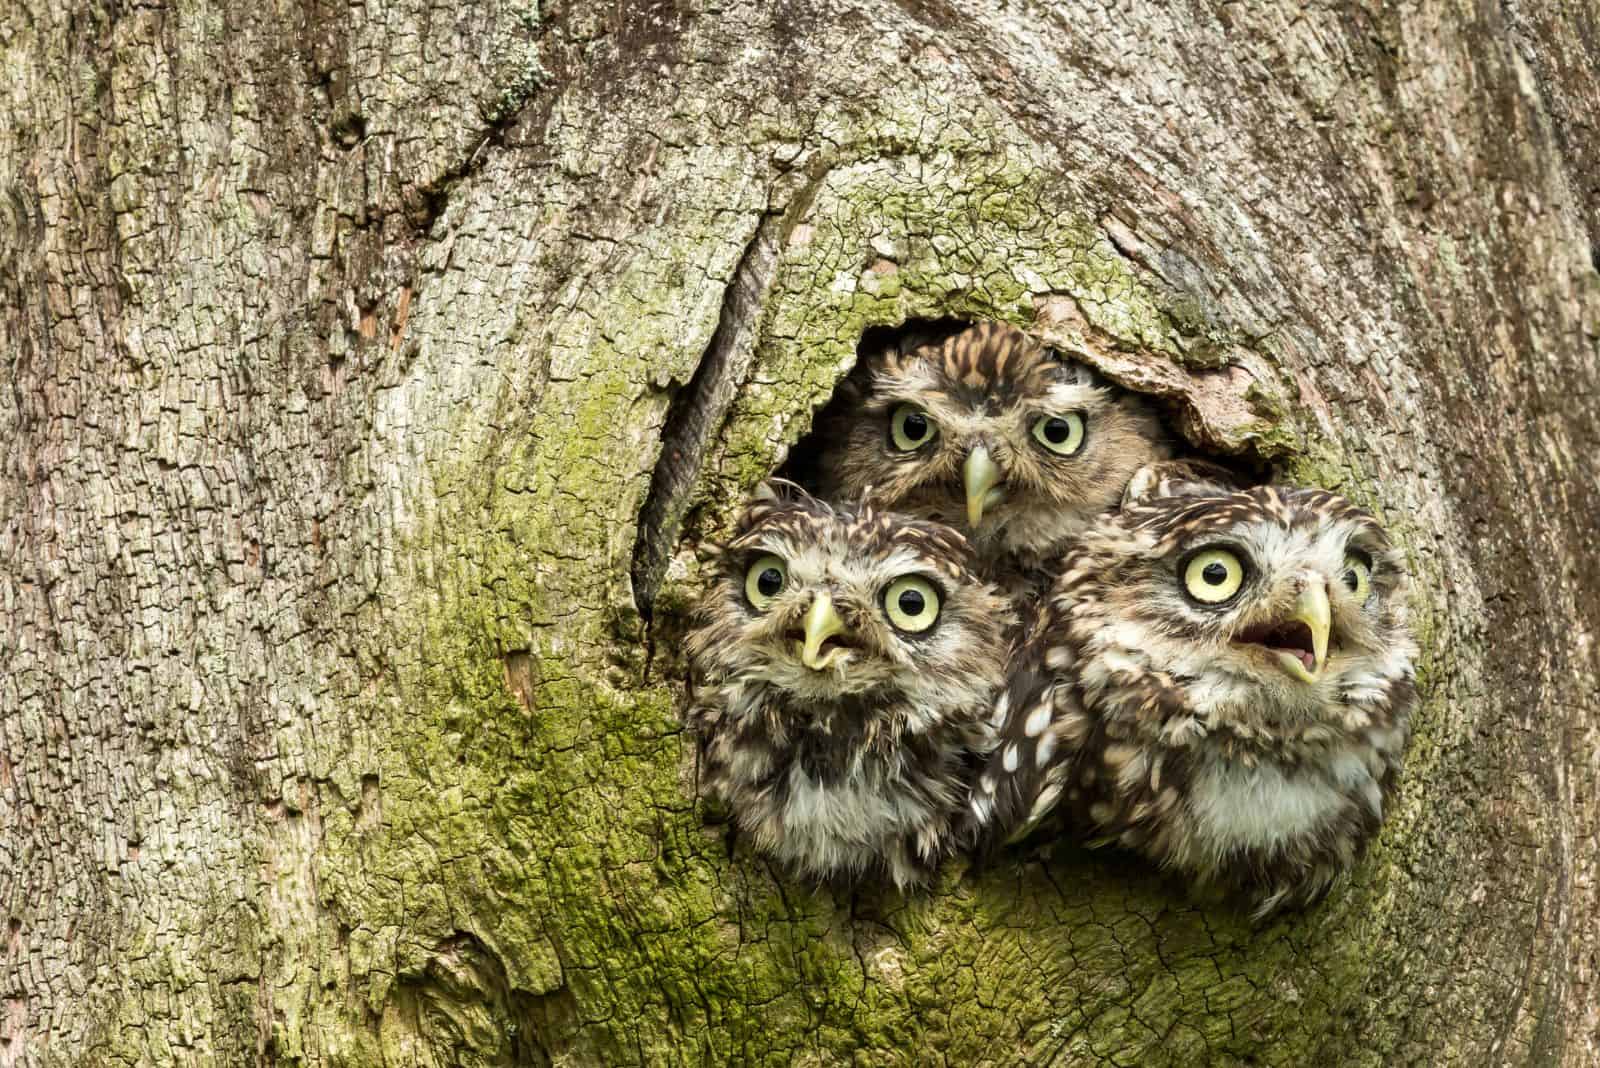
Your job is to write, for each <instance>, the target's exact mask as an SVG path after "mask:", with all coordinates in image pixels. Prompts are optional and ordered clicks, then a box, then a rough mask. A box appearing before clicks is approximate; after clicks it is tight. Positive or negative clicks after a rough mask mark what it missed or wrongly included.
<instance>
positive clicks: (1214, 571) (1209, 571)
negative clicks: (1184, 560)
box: [1200, 564, 1353, 588]
mask: <svg viewBox="0 0 1600 1068" xmlns="http://www.w3.org/2000/svg"><path fill="white" fill-rule="evenodd" d="M1200 577H1201V578H1203V579H1205V581H1206V584H1207V585H1208V586H1220V585H1222V584H1223V583H1224V582H1227V581H1228V569H1227V568H1226V567H1224V566H1222V565H1221V564H1207V565H1206V566H1205V569H1204V570H1202V571H1201V572H1200ZM1352 588H1353V587H1352Z"/></svg>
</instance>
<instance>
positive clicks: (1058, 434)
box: [1044, 418, 1072, 445]
mask: <svg viewBox="0 0 1600 1068" xmlns="http://www.w3.org/2000/svg"><path fill="white" fill-rule="evenodd" d="M1044 436H1045V437H1046V438H1047V439H1048V440H1049V441H1050V443H1051V444H1052V445H1060V444H1061V443H1062V442H1064V441H1066V440H1067V439H1068V438H1069V437H1071V436H1072V425H1071V424H1070V423H1068V422H1067V421H1066V420H1065V419H1055V418H1052V419H1047V420H1045V424H1044Z"/></svg>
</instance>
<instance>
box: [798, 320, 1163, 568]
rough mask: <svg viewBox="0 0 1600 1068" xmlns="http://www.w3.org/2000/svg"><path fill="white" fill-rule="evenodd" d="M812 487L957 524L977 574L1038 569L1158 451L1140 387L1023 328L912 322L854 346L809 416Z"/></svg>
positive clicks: (1157, 433)
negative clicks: (829, 398) (879, 347)
mask: <svg viewBox="0 0 1600 1068" xmlns="http://www.w3.org/2000/svg"><path fill="white" fill-rule="evenodd" d="M820 429H821V438H822V440H823V441H825V442H831V443H833V444H832V446H831V447H829V448H827V449H826V451H825V453H824V455H823V456H822V457H821V460H820V464H819V466H820V479H819V482H820V486H819V488H820V490H821V492H822V495H823V496H825V497H826V498H827V499H829V500H834V501H851V500H855V499H856V498H857V497H858V496H859V495H860V494H861V493H863V492H864V491H865V490H866V489H867V487H869V486H870V487H872V489H873V491H874V492H875V493H876V494H878V495H879V496H880V498H881V499H882V501H883V502H884V504H885V506H886V507H892V508H895V509H897V510H899V511H903V512H908V513H911V514H913V515H916V516H919V517H921V518H925V519H932V520H936V521H939V522H944V523H949V524H950V525H952V526H957V527H960V528H962V529H963V530H964V531H965V533H966V534H967V537H968V538H969V539H970V540H971V541H972V542H973V545H974V547H975V548H976V550H977V552H978V556H979V559H980V562H981V564H982V567H983V569H984V571H985V573H986V574H988V575H991V576H993V575H994V574H996V573H997V571H999V570H1003V569H1004V568H1005V567H1006V566H1007V565H1010V564H1016V565H1020V566H1021V567H1023V568H1029V567H1036V566H1038V565H1039V564H1041V563H1043V562H1045V561H1046V560H1047V559H1048V558H1049V557H1052V556H1053V555H1054V554H1055V552H1056V551H1057V550H1058V549H1060V548H1061V547H1063V546H1064V544H1065V542H1066V541H1067V540H1068V539H1069V538H1071V537H1072V536H1073V535H1075V534H1077V533H1078V532H1079V531H1080V530H1082V529H1083V528H1084V527H1085V526H1086V525H1087V524H1088V523H1089V522H1090V521H1091V520H1093V519H1094V518H1095V517H1096V516H1098V515H1099V514H1100V513H1101V512H1103V511H1105V510H1106V509H1108V508H1111V507H1113V506H1114V505H1116V503H1117V501H1118V500H1119V499H1120V498H1121V496H1122V491H1123V487H1124V486H1126V485H1127V483H1128V479H1129V477H1130V476H1132V474H1133V473H1134V472H1135V471H1137V470H1139V468H1140V467H1142V466H1144V465H1145V464H1147V463H1149V462H1151V461H1152V460H1158V459H1161V458H1162V457H1164V456H1165V455H1167V446H1166V444H1165V441H1166V439H1165V435H1164V434H1163V433H1162V430H1161V426H1160V423H1159V420H1158V419H1157V418H1156V415H1155V413H1154V412H1153V411H1152V410H1151V409H1150V407H1149V406H1148V404H1147V402H1145V401H1144V400H1143V399H1141V398H1140V397H1138V396H1136V395H1133V394H1130V393H1123V392H1121V391H1119V390H1115V389H1112V388H1111V387H1110V386H1108V385H1107V384H1106V383H1104V382H1102V381H1100V380H1099V379H1098V378H1097V376H1096V375H1095V374H1094V373H1093V372H1092V371H1090V370H1089V368H1087V367H1084V366H1082V365H1080V364H1076V363H1072V362H1070V361H1068V360H1065V359H1063V358H1062V357H1061V356H1060V355H1058V354H1057V353H1055V352H1053V351H1052V350H1050V349H1048V348H1046V347H1045V346H1044V345H1042V344H1040V343H1039V342H1038V341H1036V340H1034V339H1033V338H1031V337H1029V336H1028V335H1027V334H1025V333H1023V332H1022V331H1021V330H1018V329H1016V328H1015V327H1012V326H1007V325H1005V324H1003V323H979V324H977V325H975V326H970V327H967V328H965V329H963V330H961V331H959V332H958V333H955V334H952V335H949V336H945V337H942V338H940V337H937V336H926V335H917V334H912V335H909V336H907V337H906V338H905V339H903V341H902V342H901V343H900V344H899V345H897V346H894V347H891V348H889V349H888V350H886V351H881V352H877V353H874V354H871V355H869V356H867V357H865V358H864V360H863V362H862V364H861V365H860V366H858V367H857V368H856V370H855V371H854V372H853V373H852V374H851V375H850V377H849V378H847V379H846V381H845V384H844V385H843V386H842V387H841V389H840V395H839V397H838V398H837V399H836V400H835V402H834V403H833V404H832V405H830V406H829V409H828V411H827V413H826V415H825V416H824V418H823V420H822V421H821V427H820Z"/></svg>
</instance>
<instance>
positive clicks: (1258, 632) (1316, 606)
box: [1237, 576, 1332, 682]
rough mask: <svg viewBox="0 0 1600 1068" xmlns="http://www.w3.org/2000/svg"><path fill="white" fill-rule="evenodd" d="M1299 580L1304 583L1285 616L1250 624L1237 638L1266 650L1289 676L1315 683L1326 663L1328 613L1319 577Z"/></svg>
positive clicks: (1326, 591) (1326, 596)
mask: <svg viewBox="0 0 1600 1068" xmlns="http://www.w3.org/2000/svg"><path fill="white" fill-rule="evenodd" d="M1301 581H1302V582H1303V583H1304V585H1303V587H1302V589H1301V591H1300V596H1299V597H1298V598H1297V599H1296V600H1295V604H1294V612H1293V613H1292V614H1291V615H1290V616H1289V618H1288V619H1286V620H1284V621H1282V622H1281V623H1267V624H1263V625H1261V626H1257V627H1251V628H1250V629H1249V630H1247V631H1245V632H1244V633H1243V634H1241V635H1239V637H1238V639H1237V640H1238V641H1239V642H1242V643H1245V644H1249V645H1259V646H1261V647H1262V648H1264V649H1266V650H1267V651H1268V652H1269V653H1271V654H1272V655H1273V657H1274V658H1275V659H1276V660H1277V662H1278V664H1279V666H1281V667H1282V668H1283V670H1284V671H1285V672H1287V673H1288V674H1289V676H1290V677H1291V678H1295V679H1299V680H1300V681H1301V682H1316V681H1317V679H1319V678H1320V677H1321V676H1322V669H1323V667H1324V666H1326V664H1327V663H1328V631H1329V629H1330V627H1331V625H1332V618H1331V617H1332V613H1331V611H1330V609H1329V605H1328V590H1327V587H1326V586H1325V585H1324V584H1323V581H1322V579H1321V578H1320V577H1319V576H1304V577H1303V578H1302V579H1301Z"/></svg>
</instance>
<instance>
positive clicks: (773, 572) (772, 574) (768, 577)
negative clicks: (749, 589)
mask: <svg viewBox="0 0 1600 1068" xmlns="http://www.w3.org/2000/svg"><path fill="white" fill-rule="evenodd" d="M756 589H758V590H760V591H761V593H762V595H763V596H765V597H774V596H776V595H777V593H778V591H779V590H781V589H783V573H782V572H781V571H779V570H778V569H777V568H775V567H769V568H767V569H766V570H765V571H763V572H761V574H759V575H757V576H756Z"/></svg>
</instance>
